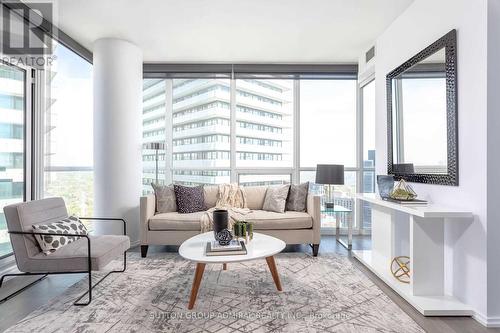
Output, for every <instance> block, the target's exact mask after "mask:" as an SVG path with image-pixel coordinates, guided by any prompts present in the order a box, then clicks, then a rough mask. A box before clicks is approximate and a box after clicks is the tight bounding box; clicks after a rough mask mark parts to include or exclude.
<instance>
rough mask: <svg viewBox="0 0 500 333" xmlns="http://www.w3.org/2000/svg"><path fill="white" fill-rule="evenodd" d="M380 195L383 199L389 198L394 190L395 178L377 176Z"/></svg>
mask: <svg viewBox="0 0 500 333" xmlns="http://www.w3.org/2000/svg"><path fill="white" fill-rule="evenodd" d="M377 186H378V193H379V195H380V197H381V198H382V199H386V198H389V196H390V194H391V192H392V189H393V188H394V177H393V176H387V175H377Z"/></svg>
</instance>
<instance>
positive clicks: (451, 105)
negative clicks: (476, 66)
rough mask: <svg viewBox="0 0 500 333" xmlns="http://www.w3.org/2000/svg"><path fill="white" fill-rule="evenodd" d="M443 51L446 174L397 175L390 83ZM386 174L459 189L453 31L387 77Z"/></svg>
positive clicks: (455, 38) (455, 62) (454, 35)
mask: <svg viewBox="0 0 500 333" xmlns="http://www.w3.org/2000/svg"><path fill="white" fill-rule="evenodd" d="M443 47H444V48H445V68H446V123H447V125H446V126H447V132H448V134H447V154H448V156H447V160H448V162H447V163H448V165H447V167H448V172H447V174H425V173H420V174H417V173H410V174H397V173H395V172H394V166H393V149H392V148H393V147H392V140H393V138H392V79H393V78H394V77H396V76H398V75H399V74H401V73H403V72H404V71H406V70H407V69H409V68H410V67H412V66H414V65H415V64H417V63H418V62H420V61H421V60H424V59H425V58H427V57H428V56H430V55H431V54H433V53H435V52H436V51H438V50H440V49H442V48H443ZM386 88H387V173H388V174H392V175H394V177H395V178H396V179H398V180H399V179H404V180H406V181H409V182H414V183H426V184H437V185H451V186H458V114H457V32H456V30H455V29H453V30H451V31H450V32H448V33H447V34H446V35H444V36H443V37H441V38H440V39H438V40H437V41H435V42H434V43H432V44H431V45H429V46H428V47H426V48H425V49H424V50H422V51H420V52H419V53H417V54H416V55H415V56H413V57H412V58H411V59H409V60H408V61H406V62H405V63H403V64H402V65H401V66H399V67H398V68H396V69H394V70H393V71H392V72H390V73H389V74H387V77H386Z"/></svg>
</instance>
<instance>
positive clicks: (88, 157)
mask: <svg viewBox="0 0 500 333" xmlns="http://www.w3.org/2000/svg"><path fill="white" fill-rule="evenodd" d="M54 54H55V56H56V57H57V59H56V63H55V66H54V67H53V68H52V70H53V71H55V73H56V74H55V76H54V78H53V80H52V82H51V93H52V98H53V99H55V100H56V101H55V103H54V104H53V105H52V111H53V118H52V125H53V126H55V128H54V129H53V130H52V131H51V136H52V138H51V152H52V153H53V155H52V157H51V166H73V167H74V166H85V167H88V166H92V165H93V160H92V151H93V137H92V128H93V123H92V122H93V120H92V116H93V99H92V96H93V94H92V65H91V64H90V63H88V62H87V61H85V60H83V59H82V58H81V57H79V56H77V55H76V54H74V53H73V52H72V51H70V50H68V49H67V48H65V47H64V46H62V45H57V47H56V49H55V52H54Z"/></svg>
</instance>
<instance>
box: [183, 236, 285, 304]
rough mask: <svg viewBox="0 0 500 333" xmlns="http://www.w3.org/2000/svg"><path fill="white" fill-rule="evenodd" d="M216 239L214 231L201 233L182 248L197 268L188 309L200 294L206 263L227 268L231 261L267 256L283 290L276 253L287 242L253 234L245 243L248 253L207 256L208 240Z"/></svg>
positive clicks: (277, 285) (186, 256)
mask: <svg viewBox="0 0 500 333" xmlns="http://www.w3.org/2000/svg"><path fill="white" fill-rule="evenodd" d="M213 240H214V233H213V231H210V232H206V233H204V234H199V235H196V236H194V237H191V238H189V239H188V240H186V241H184V242H183V243H182V244H181V246H180V248H179V254H180V255H181V256H182V257H183V258H184V259H187V260H190V261H193V262H195V263H196V270H195V272H194V280H193V287H192V289H191V296H190V298H189V304H188V309H192V308H193V306H194V303H195V301H196V296H197V295H198V289H199V288H200V282H201V279H202V277H203V271H204V270H205V265H206V264H222V265H223V269H224V270H225V269H226V264H227V263H231V262H242V261H248V260H255V259H261V258H266V261H267V265H268V266H269V270H270V271H271V275H272V277H273V280H274V283H275V284H276V288H277V289H278V291H281V290H282V289H281V281H280V277H279V275H278V270H277V269H276V262H275V261H274V257H273V256H274V255H275V254H278V253H280V252H281V251H283V249H284V248H285V242H283V241H282V240H280V239H278V238H275V237H272V236H268V235H263V234H259V233H254V234H253V240H252V241H249V242H247V244H245V246H246V248H247V254H245V255H232V256H206V255H205V248H206V245H207V242H209V241H213Z"/></svg>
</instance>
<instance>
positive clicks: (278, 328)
mask: <svg viewBox="0 0 500 333" xmlns="http://www.w3.org/2000/svg"><path fill="white" fill-rule="evenodd" d="M276 263H277V266H278V271H279V273H280V276H281V282H282V285H283V292H278V291H277V290H276V287H275V285H274V282H273V280H272V277H271V274H270V272H269V270H268V267H267V265H266V262H265V260H255V261H251V262H245V263H238V264H236V263H235V264H229V265H228V270H227V271H223V270H222V265H207V266H206V269H205V274H204V276H203V280H202V283H201V286H200V291H199V293H198V299H197V301H196V304H195V307H194V309H193V310H192V311H190V310H187V301H188V298H189V293H190V290H191V284H192V279H193V275H194V267H195V265H194V264H193V263H190V262H188V261H185V260H184V259H182V258H181V257H180V256H178V255H177V254H167V253H163V254H161V253H160V254H151V255H150V256H148V258H146V259H142V258H140V257H139V255H138V254H137V253H130V254H129V262H128V267H127V271H126V272H125V273H121V274H120V273H119V274H111V275H110V276H109V277H108V278H107V279H106V280H104V281H103V282H102V283H101V284H100V285H99V286H98V287H97V288H96V289H94V299H93V301H92V303H91V304H90V305H89V306H87V307H77V306H73V305H72V302H73V301H74V300H75V298H76V297H77V296H78V295H79V294H81V293H82V292H84V291H85V286H86V279H84V280H82V281H80V282H78V283H77V284H75V285H73V286H72V287H70V288H69V289H68V290H67V291H66V292H65V293H64V294H62V295H61V296H60V297H57V298H55V299H53V300H52V301H51V302H49V304H47V305H45V306H43V307H42V308H40V309H38V310H36V311H35V312H33V313H32V314H30V315H29V316H28V317H26V318H25V319H23V320H21V321H20V322H18V323H17V324H16V325H15V326H12V327H10V328H9V329H8V330H7V332H423V330H422V329H421V328H420V327H419V326H418V325H417V324H416V323H415V322H414V321H413V320H412V319H411V318H410V317H409V316H408V315H407V314H405V313H404V312H403V311H402V310H401V309H400V308H399V307H398V306H397V305H396V304H395V303H394V302H393V301H391V300H390V299H389V298H388V297H387V296H386V295H385V294H384V293H383V292H382V291H381V290H380V289H379V288H378V287H377V286H375V285H374V284H373V283H372V282H371V281H370V279H369V278H368V277H366V276H365V275H364V274H363V273H362V272H361V271H360V270H359V269H357V268H356V267H355V266H353V264H352V263H351V262H350V261H349V259H348V258H347V257H345V256H341V255H333V254H332V255H320V256H319V257H312V256H310V255H308V254H304V253H284V254H279V255H278V256H276ZM116 264H117V265H118V264H119V262H116Z"/></svg>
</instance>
